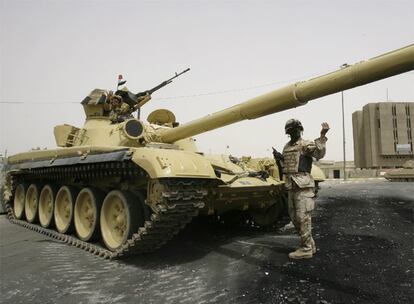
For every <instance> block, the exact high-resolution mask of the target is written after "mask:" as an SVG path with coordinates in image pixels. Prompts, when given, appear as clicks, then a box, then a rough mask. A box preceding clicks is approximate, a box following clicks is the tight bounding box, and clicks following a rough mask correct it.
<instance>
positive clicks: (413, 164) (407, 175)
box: [384, 160, 414, 182]
mask: <svg viewBox="0 0 414 304" xmlns="http://www.w3.org/2000/svg"><path fill="white" fill-rule="evenodd" d="M384 177H385V178H386V179H387V180H389V181H390V182H414V160H407V161H406V162H405V163H404V165H403V167H402V168H398V169H393V170H390V171H388V172H386V173H385V175H384Z"/></svg>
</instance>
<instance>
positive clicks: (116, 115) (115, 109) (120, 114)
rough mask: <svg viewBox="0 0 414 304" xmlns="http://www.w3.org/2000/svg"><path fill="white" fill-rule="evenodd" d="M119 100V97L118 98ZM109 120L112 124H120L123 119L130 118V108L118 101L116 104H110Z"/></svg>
mask: <svg viewBox="0 0 414 304" xmlns="http://www.w3.org/2000/svg"><path fill="white" fill-rule="evenodd" d="M112 98H115V97H112ZM119 98H120V97H119ZM109 109H110V112H109V119H110V120H111V121H112V122H114V123H115V122H122V121H124V120H125V119H128V118H131V117H132V115H131V113H130V110H129V109H130V107H129V105H128V104H127V103H126V102H122V101H119V102H118V103H114V102H112V101H111V102H110V104H109Z"/></svg>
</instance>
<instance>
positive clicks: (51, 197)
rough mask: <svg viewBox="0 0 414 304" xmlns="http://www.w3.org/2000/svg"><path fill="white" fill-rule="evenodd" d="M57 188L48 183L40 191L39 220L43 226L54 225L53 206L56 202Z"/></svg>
mask: <svg viewBox="0 0 414 304" xmlns="http://www.w3.org/2000/svg"><path fill="white" fill-rule="evenodd" d="M55 196H56V188H55V187H53V186H51V185H46V186H44V187H43V189H42V191H41V192H40V197H39V222H40V225H42V227H45V228H48V227H50V226H52V220H53V207H54V203H55Z"/></svg>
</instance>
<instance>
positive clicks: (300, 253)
mask: <svg viewBox="0 0 414 304" xmlns="http://www.w3.org/2000/svg"><path fill="white" fill-rule="evenodd" d="M312 256H313V254H312V249H311V250H304V249H303V248H299V249H297V250H296V251H293V252H291V253H289V257H290V258H291V259H295V260H299V259H310V258H312Z"/></svg>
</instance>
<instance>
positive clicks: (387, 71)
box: [159, 44, 414, 143]
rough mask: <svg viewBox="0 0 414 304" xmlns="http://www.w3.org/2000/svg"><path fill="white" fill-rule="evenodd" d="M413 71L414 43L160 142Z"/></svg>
mask: <svg viewBox="0 0 414 304" xmlns="http://www.w3.org/2000/svg"><path fill="white" fill-rule="evenodd" d="M413 69H414V44H411V45H408V46H406V47H404V48H401V49H398V50H395V51H392V52H388V53H385V54H382V55H380V56H377V57H374V58H371V59H369V60H366V61H362V62H359V63H356V64H354V65H347V66H345V67H343V68H341V69H340V70H337V71H335V72H332V73H329V74H325V75H322V76H319V77H316V78H313V79H310V80H307V81H303V82H297V83H295V84H291V85H288V86H286V87H283V88H281V89H277V90H274V91H271V92H269V93H267V94H264V95H262V96H258V97H255V98H253V99H250V100H248V101H245V102H243V103H240V104H237V105H235V106H233V107H230V108H227V109H225V110H222V111H219V112H216V113H213V114H210V115H207V116H205V117H203V118H200V119H196V120H193V121H191V122H188V123H185V124H183V125H181V126H179V127H176V128H172V129H167V130H162V131H161V133H160V134H159V137H160V139H161V141H162V142H165V143H173V142H175V141H177V140H180V139H184V138H187V137H191V136H194V135H197V134H201V133H205V132H208V131H211V130H214V129H217V128H220V127H223V126H226V125H229V124H233V123H236V122H239V121H242V120H246V119H255V118H259V117H262V116H266V115H270V114H273V113H277V112H281V111H284V110H287V109H291V108H295V107H298V106H302V105H305V104H306V103H307V102H308V101H310V100H313V99H316V98H319V97H323V96H326V95H330V94H333V93H337V92H341V91H344V90H347V89H351V88H354V87H358V86H361V85H364V84H367V83H370V82H374V81H377V80H381V79H384V78H387V77H391V76H394V75H398V74H402V73H405V72H408V71H411V70H413Z"/></svg>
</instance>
